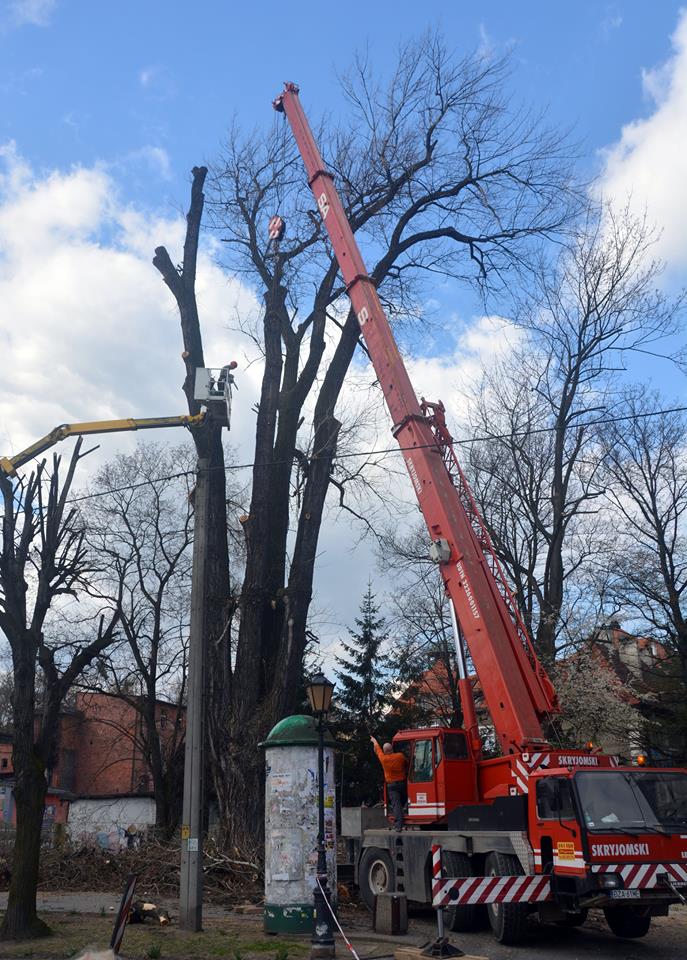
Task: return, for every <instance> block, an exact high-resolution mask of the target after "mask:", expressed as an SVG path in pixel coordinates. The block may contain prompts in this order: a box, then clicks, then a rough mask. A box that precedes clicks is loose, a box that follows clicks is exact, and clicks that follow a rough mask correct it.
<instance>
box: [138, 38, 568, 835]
mask: <svg viewBox="0 0 687 960" xmlns="http://www.w3.org/2000/svg"><path fill="white" fill-rule="evenodd" d="M505 78H506V65H505V64H504V63H503V62H501V61H495V60H490V59H487V58H484V57H481V56H469V57H465V58H463V59H461V60H457V59H456V58H454V57H453V56H452V55H450V54H449V53H448V52H447V50H446V49H445V48H444V46H443V45H442V43H441V42H440V41H438V40H437V39H436V38H435V37H432V36H428V37H425V38H423V39H422V40H420V41H418V42H417V43H413V44H409V45H408V46H407V47H405V48H404V49H403V50H402V51H401V52H400V55H399V60H398V66H397V69H396V71H395V73H394V75H393V76H392V77H391V79H390V82H389V83H388V84H387V85H386V86H383V85H382V84H380V83H379V82H378V81H377V80H376V79H375V78H374V76H373V74H372V70H371V69H370V66H369V64H368V63H366V62H365V61H358V62H357V63H356V65H355V68H354V70H353V71H352V72H351V74H350V75H349V76H348V77H346V78H345V79H344V81H343V84H342V86H343V92H344V95H345V97H346V101H347V106H348V115H347V117H346V119H345V121H344V122H343V123H342V124H341V125H339V126H334V125H331V126H329V128H328V130H327V131H326V132H325V133H324V134H323V135H322V136H320V142H321V143H322V145H323V152H324V155H325V157H326V159H327V162H328V164H329V165H330V167H331V169H332V170H333V171H334V173H335V175H336V178H337V182H338V185H339V188H340V190H341V193H342V197H343V202H344V205H345V207H346V210H347V214H348V216H349V219H350V221H351V224H352V226H353V229H354V230H355V231H356V232H357V234H358V236H359V238H360V239H361V241H362V242H363V244H364V245H365V246H366V247H367V248H368V249H371V250H373V251H375V260H374V262H373V264H372V269H371V273H372V277H373V279H374V281H375V283H376V284H377V287H378V289H379V291H380V295H381V296H382V297H383V298H384V301H385V303H386V305H387V308H388V309H389V311H390V314H391V315H392V317H394V318H398V319H404V320H406V321H407V320H412V318H414V317H417V315H418V314H419V306H418V304H419V298H420V297H421V296H422V294H423V293H424V291H425V289H426V286H427V285H428V284H429V283H430V282H431V281H432V280H433V279H434V278H435V277H437V276H439V277H447V276H448V277H452V278H459V279H461V280H464V281H465V282H470V283H474V284H476V285H477V286H478V287H479V288H480V289H481V290H482V291H483V292H485V293H486V292H488V291H490V290H493V289H495V288H497V287H501V286H502V285H503V281H504V279H505V277H506V275H507V274H509V273H511V272H512V271H513V270H518V269H523V265H524V262H525V260H526V256H527V251H528V249H529V248H530V246H531V243H532V242H533V241H534V240H536V239H541V238H542V237H549V236H553V235H555V234H557V233H559V232H560V231H561V229H562V228H563V227H564V226H565V225H566V224H567V223H568V221H569V218H570V216H571V213H572V212H573V210H576V209H577V207H578V202H579V196H578V194H577V192H576V189H575V187H574V184H573V183H572V179H571V168H572V157H571V151H570V149H569V147H568V145H567V144H566V142H565V140H564V139H563V138H561V137H560V136H559V135H557V134H556V133H553V132H551V131H550V130H547V129H546V127H545V125H544V124H543V123H542V122H541V119H540V118H539V117H532V116H530V115H527V114H525V113H518V112H516V111H513V110H511V109H510V107H509V106H508V102H509V98H508V96H507V94H506V92H505V89H504V80H505ZM278 124H279V121H277V122H276V125H275V126H274V127H273V129H272V131H271V132H270V133H269V134H267V135H260V134H256V133H255V132H251V133H250V135H249V136H242V135H241V134H240V133H239V131H237V130H234V131H233V132H232V133H231V135H230V138H229V142H228V144H227V147H226V149H225V153H224V156H223V158H222V160H221V161H220V162H218V163H217V164H216V165H215V166H214V168H213V171H212V177H211V188H212V195H211V199H210V210H211V215H212V221H213V225H214V226H215V227H216V228H217V229H218V230H219V231H220V232H221V234H220V235H221V237H222V239H224V240H226V242H227V246H226V250H227V255H226V264H227V267H228V268H229V269H230V270H232V271H234V272H237V271H238V272H240V273H241V274H242V275H244V276H246V277H247V278H248V279H249V280H250V282H251V283H253V284H257V286H258V288H259V289H260V290H261V291H262V293H263V298H264V302H265V311H264V315H263V317H262V320H261V323H260V325H259V327H256V328H252V329H250V330H249V332H250V333H251V334H252V335H253V336H254V339H255V341H256V343H258V344H259V345H260V348H261V350H262V352H263V356H264V375H263V380H262V388H261V395H260V401H259V406H258V412H257V423H256V443H255V457H254V460H255V466H254V468H253V476H252V493H251V503H250V508H249V511H248V514H247V516H246V517H245V522H244V524H243V528H244V533H245V538H246V569H245V576H244V581H243V587H242V591H241V595H240V602H239V606H240V623H239V628H238V638H237V641H236V646H235V655H234V658H233V659H230V658H229V657H228V656H227V657H225V659H224V666H223V672H222V671H220V670H219V669H218V670H217V671H215V675H216V676H218V677H219V676H221V677H222V682H223V689H224V691H225V692H226V696H225V700H224V704H223V712H222V716H223V723H224V724H225V730H226V733H225V736H224V738H223V741H222V744H221V746H220V742H219V741H217V743H216V744H215V748H216V749H219V750H220V752H221V754H222V755H221V756H218V757H217V763H216V764H215V767H216V769H220V768H221V771H222V777H223V779H224V781H225V787H224V789H223V791H221V793H222V796H221V807H222V816H223V818H224V820H225V823H226V826H227V829H228V831H229V833H230V834H231V835H232V837H235V838H236V837H240V836H241V835H242V834H244V833H253V832H254V831H255V830H256V829H259V826H260V824H259V818H256V816H255V808H254V806H253V798H254V797H255V796H259V795H260V788H259V783H260V776H261V767H262V764H261V761H260V758H259V755H258V751H257V750H256V744H257V741H258V740H259V739H260V738H261V737H262V736H264V734H265V733H266V732H267V731H268V730H269V728H270V727H271V726H272V725H273V723H274V722H275V721H276V720H278V719H279V718H280V717H282V716H283V715H284V714H285V713H288V712H290V711H291V710H292V709H293V708H294V706H295V697H296V691H297V690H298V681H299V679H300V675H301V670H302V659H303V651H304V647H305V643H306V627H307V617H308V610H309V605H310V600H311V596H312V583H313V572H314V565H315V558H316V556H317V543H318V537H319V531H320V526H321V523H322V517H323V511H324V507H325V501H326V497H327V493H328V491H329V489H330V487H331V485H332V476H333V475H334V471H335V466H336V465H335V457H336V452H337V444H338V440H339V435H340V429H341V421H340V420H339V419H338V418H337V415H336V405H337V401H338V399H339V394H340V391H341V388H342V384H343V381H344V377H345V376H346V374H347V371H348V368H349V365H350V362H351V359H352V357H353V355H354V353H355V351H356V348H357V346H358V343H359V327H358V323H357V320H356V318H355V316H354V315H353V313H352V312H351V311H350V310H349V307H348V301H347V300H346V299H345V290H344V288H343V285H342V282H341V279H340V277H339V273H338V267H337V264H336V262H335V260H334V258H333V255H332V252H331V249H330V247H329V245H328V243H327V241H326V239H325V235H324V231H323V229H322V225H321V221H320V218H319V215H318V213H317V211H316V210H315V208H314V203H313V201H312V198H311V195H310V193H309V191H308V189H307V185H306V182H305V177H304V173H303V167H302V161H301V159H300V157H299V156H298V154H297V151H296V149H295V147H294V145H293V141H292V138H291V137H290V135H288V133H287V132H286V130H285V128H284V129H280V128H279V126H278ZM204 177H205V173H204V172H203V173H202V175H201V173H199V172H198V171H196V173H195V174H194V186H193V192H192V198H193V199H192V206H191V213H190V214H189V232H188V233H187V243H186V248H185V252H184V263H183V266H182V267H181V269H180V272H178V271H177V270H176V269H175V268H174V266H173V264H172V260H171V258H170V257H169V256H168V255H167V254H166V251H165V252H162V248H158V250H157V252H156V260H155V262H156V265H157V266H158V269H160V270H161V272H162V273H163V276H164V278H165V280H166V282H167V283H168V285H169V286H170V289H172V291H173V293H174V295H175V297H176V299H177V303H178V304H179V308H180V313H181V317H182V327H183V329H184V338H185V339H184V342H185V351H186V353H187V354H188V356H187V358H186V363H187V368H188V367H189V365H190V364H196V365H199V364H198V358H199V356H200V355H201V354H200V353H199V352H198V349H197V348H195V347H193V345H192V344H191V341H193V343H195V344H197V343H199V340H200V332H199V327H198V318H197V310H195V303H194V309H193V310H192V309H190V308H189V306H188V300H189V296H190V286H191V279H192V272H193V271H192V268H193V265H194V264H195V255H196V245H197V236H198V233H197V223H198V221H199V216H200V212H201V210H202V204H201V203H199V202H198V197H199V195H200V193H201V191H202V185H203V180H204ZM276 211H279V213H280V214H281V215H282V216H283V217H284V218H285V220H286V222H287V225H288V232H287V235H286V238H285V239H284V240H283V241H282V242H281V243H280V244H279V245H278V246H276V245H274V244H271V243H269V242H268V238H267V223H268V220H269V218H270V217H271V216H272V214H274V213H275V212H276ZM189 258H190V259H189ZM194 311H195V312H194ZM191 321H192V323H191ZM189 323H191V326H192V327H193V330H192V333H191V332H189V331H190V327H189ZM189 344H191V345H189ZM325 358H326V359H325ZM338 467H339V469H340V465H338ZM299 471H300V475H299ZM335 479H337V480H339V481H340V476H335ZM294 483H295V484H296V485H299V484H300V486H301V490H302V492H301V496H300V499H299V502H298V511H297V512H295V511H294V509H293V499H292V497H291V492H292V485H293V484H294ZM335 486H336V485H335ZM337 492H340V487H339V489H338V491H337ZM224 558H226V550H225V551H224V553H217V555H216V559H215V560H213V561H212V562H213V563H216V564H218V565H219V566H222V565H226V561H225V559H224ZM227 592H228V591H226V590H224V595H226V593H227ZM221 621H222V618H221V617H220V618H219V619H218V620H217V622H216V623H215V625H214V627H213V628H211V629H210V636H211V640H212V642H215V643H217V640H218V637H220V636H223V635H225V634H226V630H227V622H228V618H227V617H226V616H225V617H224V622H221ZM256 821H257V822H256Z"/></svg>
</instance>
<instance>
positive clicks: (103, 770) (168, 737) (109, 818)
mask: <svg viewBox="0 0 687 960" xmlns="http://www.w3.org/2000/svg"><path fill="white" fill-rule="evenodd" d="M155 715H156V724H157V727H158V730H159V731H160V735H161V738H162V742H163V748H164V747H165V746H166V747H168V748H169V749H174V748H176V749H180V748H181V746H182V745H183V734H184V724H185V710H184V708H179V707H178V706H177V705H176V704H172V703H169V702H167V701H164V700H158V701H157V702H156V704H155ZM144 740H145V737H144V727H143V721H142V717H141V714H140V712H139V711H138V710H137V709H136V708H135V706H134V705H133V704H132V703H131V702H129V701H128V700H124V699H122V698H121V697H119V696H117V695H115V694H109V693H99V692H90V691H79V692H78V693H77V694H76V696H75V698H74V701H73V703H72V704H71V705H70V706H69V707H66V708H65V709H64V710H63V711H62V712H61V714H60V740H59V750H58V756H57V762H56V763H55V765H54V767H53V768H52V769H51V770H49V771H48V795H47V797H46V814H45V821H44V824H45V826H46V831H47V830H48V829H49V828H50V827H51V826H52V825H53V824H54V823H60V824H65V825H66V830H67V832H68V833H69V835H70V837H71V838H72V839H74V840H78V841H82V842H94V843H98V844H99V845H100V846H103V847H112V848H116V847H121V846H124V845H126V844H127V843H130V842H131V838H132V837H134V836H135V835H136V834H137V833H141V832H145V831H146V830H147V829H149V828H150V827H152V826H154V824H155V799H154V795H153V780H152V774H151V771H150V768H149V766H148V763H147V761H146V758H145V755H144V751H143V746H142V745H143V743H144ZM12 745H13V744H12V736H11V735H8V734H3V735H0V822H2V823H5V824H7V825H14V824H15V820H16V817H15V809H14V796H13V788H14V770H13V768H12Z"/></svg>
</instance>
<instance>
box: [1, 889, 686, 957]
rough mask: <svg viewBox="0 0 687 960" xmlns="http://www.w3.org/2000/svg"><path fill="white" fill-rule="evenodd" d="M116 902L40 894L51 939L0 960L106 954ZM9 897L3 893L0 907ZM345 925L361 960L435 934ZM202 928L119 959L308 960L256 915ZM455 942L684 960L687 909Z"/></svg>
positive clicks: (164, 930) (473, 947)
mask: <svg viewBox="0 0 687 960" xmlns="http://www.w3.org/2000/svg"><path fill="white" fill-rule="evenodd" d="M119 896H120V894H119V893H117V892H113V893H111V894H107V893H81V894H74V893H72V894H55V893H52V894H41V895H40V896H39V910H40V912H41V914H42V915H43V917H44V919H45V920H46V921H47V922H48V923H49V924H50V926H51V928H52V929H53V935H52V936H51V937H49V938H47V939H44V940H39V941H24V942H21V943H16V944H0V958H3V960H4V958H8V960H9V958H17V957H25V958H31V960H66V958H73V957H77V956H78V955H79V954H80V952H81V951H82V950H83V949H84V948H85V947H88V946H90V947H97V948H100V949H103V948H104V947H106V946H107V944H108V942H109V939H110V936H111V933H112V925H113V922H114V914H115V912H116V909H117V907H118V904H119ZM5 897H6V895H0V909H1V908H2V906H4V901H5ZM160 906H165V907H166V908H167V909H169V910H170V913H171V914H172V916H173V917H174V916H176V915H177V913H178V911H177V904H176V903H175V902H174V901H163V902H161V903H160ZM239 909H240V908H239ZM341 922H342V925H343V927H344V930H345V931H346V933H347V935H348V936H349V938H350V939H351V941H352V942H353V945H354V947H355V948H356V950H357V952H358V954H359V955H360V958H361V960H380V958H383V957H389V956H391V955H392V954H393V952H394V949H395V948H396V947H413V946H417V945H420V944H423V943H424V942H426V941H427V940H430V939H432V938H433V937H434V935H435V923H434V919H433V915H432V914H431V913H424V914H420V915H413V916H412V917H411V920H410V929H409V931H408V935H407V936H404V937H397V938H393V939H392V938H388V937H377V936H375V935H374V934H373V933H372V930H371V918H370V915H369V913H368V912H367V911H366V910H365V909H364V908H363V907H353V906H348V907H344V908H343V909H342V915H341ZM203 925H204V930H203V932H202V933H201V934H193V933H185V932H183V931H180V930H179V929H178V927H177V925H176V923H172V925H170V926H166V927H159V926H151V925H149V924H148V923H146V924H144V925H139V926H131V927H128V928H127V931H126V934H125V936H124V942H123V945H122V952H121V957H122V960H155V958H160V960H199V958H204V957H207V958H214V957H224V958H227V960H306V958H307V956H308V953H309V943H308V940H307V938H302V939H296V938H286V937H284V938H281V937H280V938H277V937H272V936H266V935H265V934H264V933H263V931H262V920H261V916H260V915H259V914H255V913H247V914H241V913H238V912H237V911H236V910H227V909H226V908H223V907H220V906H216V905H214V906H208V907H206V908H205V910H204V923H203ZM452 940H453V941H454V943H455V944H456V945H457V946H459V947H460V948H461V949H462V950H464V951H465V953H467V954H470V955H472V956H478V957H484V958H487V960H554V958H555V960H594V958H603V960H611V958H612V960H685V957H687V908H685V907H674V908H672V909H671V916H670V917H660V918H657V919H655V920H654V923H653V925H652V929H651V931H650V932H649V934H648V935H647V936H646V937H645V938H644V939H643V940H619V939H618V938H617V937H614V936H613V934H612V933H611V932H610V931H609V930H608V928H607V927H606V925H605V923H604V920H603V915H601V914H598V915H591V916H590V919H589V921H588V923H587V924H586V925H585V926H584V927H582V928H580V929H575V930H563V929H560V928H558V927H555V926H542V927H539V926H537V925H535V924H533V925H532V928H531V931H530V936H529V937H528V940H527V942H526V943H525V944H523V945H521V946H518V947H503V946H500V945H499V944H497V943H495V942H494V940H493V939H492V937H491V935H490V933H489V931H488V930H483V931H478V932H476V933H470V934H453V935H452ZM337 954H338V956H339V957H344V956H346V957H349V956H350V954H349V952H348V949H347V948H346V946H345V944H344V943H343V942H342V941H339V942H338V943H337Z"/></svg>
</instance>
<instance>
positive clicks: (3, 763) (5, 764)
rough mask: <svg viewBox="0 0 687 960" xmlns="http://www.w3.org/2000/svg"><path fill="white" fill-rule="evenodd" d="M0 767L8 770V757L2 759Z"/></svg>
mask: <svg viewBox="0 0 687 960" xmlns="http://www.w3.org/2000/svg"><path fill="white" fill-rule="evenodd" d="M0 767H2V769H3V770H7V757H3V758H2V763H0Z"/></svg>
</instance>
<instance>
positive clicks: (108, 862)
mask: <svg viewBox="0 0 687 960" xmlns="http://www.w3.org/2000/svg"><path fill="white" fill-rule="evenodd" d="M180 846H181V844H180V841H179V840H176V841H169V842H163V841H160V840H155V839H147V840H146V841H145V842H143V843H141V844H140V845H139V846H136V847H133V848H131V849H126V850H122V851H118V852H115V851H112V850H102V849H101V848H99V847H92V846H71V845H68V844H66V845H63V846H60V847H52V848H50V849H45V850H43V851H42V853H41V865H40V880H39V889H40V890H59V891H61V892H64V891H72V890H93V891H98V890H102V891H114V890H119V889H120V888H123V887H124V883H125V882H126V878H127V877H128V876H129V874H130V873H136V874H138V884H137V891H138V892H139V893H140V895H141V896H145V897H148V898H152V899H154V898H155V897H159V898H164V897H174V898H176V897H178V896H179V873H180V857H181V854H180ZM203 853H204V855H203V877H204V879H203V890H204V899H205V900H207V901H212V902H215V903H225V904H234V903H239V902H240V903H245V902H246V901H249V902H251V903H258V902H260V901H261V900H262V896H263V868H262V863H261V862H260V860H259V859H257V857H255V856H250V855H245V854H243V853H242V852H241V851H237V850H231V851H226V850H221V849H220V848H219V847H218V846H217V845H216V844H215V843H214V842H213V841H212V840H208V841H207V842H206V844H205V849H204V852H203ZM5 868H6V869H5ZM10 868H11V860H10V861H9V863H8V862H6V861H5V860H4V858H2V859H0V886H2V887H4V888H6V886H7V883H6V882H3V881H8V880H9V869H10Z"/></svg>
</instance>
